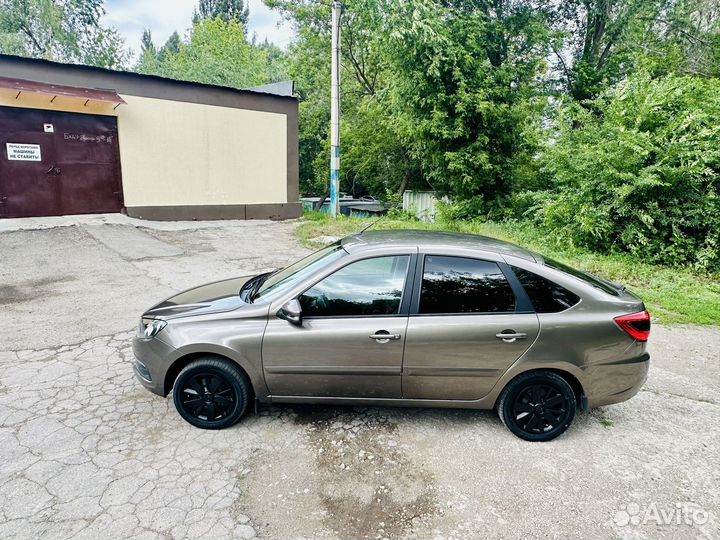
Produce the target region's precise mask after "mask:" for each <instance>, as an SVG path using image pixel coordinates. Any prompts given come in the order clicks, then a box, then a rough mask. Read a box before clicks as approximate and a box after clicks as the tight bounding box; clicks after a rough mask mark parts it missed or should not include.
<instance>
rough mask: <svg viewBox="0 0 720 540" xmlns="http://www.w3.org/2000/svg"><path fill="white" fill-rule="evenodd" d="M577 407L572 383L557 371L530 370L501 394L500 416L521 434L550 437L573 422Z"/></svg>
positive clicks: (532, 438)
mask: <svg viewBox="0 0 720 540" xmlns="http://www.w3.org/2000/svg"><path fill="white" fill-rule="evenodd" d="M576 408H577V404H576V398H575V394H574V392H573V389H572V387H571V386H570V385H569V384H568V382H567V381H566V380H565V379H563V378H562V377H561V376H560V375H558V374H556V373H553V372H543V371H541V372H530V373H525V374H522V375H520V376H518V377H516V378H515V379H513V380H512V381H511V382H510V383H509V384H508V386H507V387H506V388H505V390H504V391H503V393H502V395H501V396H500V401H499V404H498V413H499V414H500V419H501V420H502V421H503V423H504V424H505V425H506V426H507V428H508V429H509V430H510V431H512V432H513V433H514V434H515V435H517V436H518V437H520V438H522V439H525V440H528V441H549V440H551V439H554V438H555V437H557V436H558V435H560V434H562V433H563V432H564V431H565V430H566V429H567V428H568V427H569V426H570V424H571V423H572V421H573V418H574V417H575V411H576Z"/></svg>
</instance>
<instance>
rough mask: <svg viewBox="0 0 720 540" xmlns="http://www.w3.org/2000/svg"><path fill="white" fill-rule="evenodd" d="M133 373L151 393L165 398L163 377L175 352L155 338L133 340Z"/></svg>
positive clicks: (172, 348)
mask: <svg viewBox="0 0 720 540" xmlns="http://www.w3.org/2000/svg"><path fill="white" fill-rule="evenodd" d="M132 348H133V355H134V356H135V360H134V361H133V371H134V373H135V378H136V379H137V380H138V381H140V384H142V385H143V386H144V387H145V388H147V389H148V390H150V391H151V392H153V393H155V394H157V395H159V396H163V397H164V396H165V395H167V393H166V392H165V376H166V375H167V371H168V369H169V368H170V365H171V364H172V361H173V359H174V356H175V354H176V350H175V348H174V347H171V346H170V345H168V344H167V343H165V342H163V341H162V340H160V339H158V338H157V337H154V338H150V339H145V338H140V337H135V338H133V342H132Z"/></svg>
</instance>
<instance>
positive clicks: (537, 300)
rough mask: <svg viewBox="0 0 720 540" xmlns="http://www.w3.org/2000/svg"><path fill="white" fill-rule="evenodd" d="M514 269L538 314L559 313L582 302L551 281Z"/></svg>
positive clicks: (576, 296) (520, 269)
mask: <svg viewBox="0 0 720 540" xmlns="http://www.w3.org/2000/svg"><path fill="white" fill-rule="evenodd" d="M512 269H513V272H515V275H516V276H517V278H518V280H519V281H520V284H521V285H522V286H523V288H524V289H525V292H526V293H527V294H528V296H529V297H530V302H532V305H533V308H535V311H536V312H538V313H559V312H561V311H565V310H566V309H568V308H571V307H573V306H574V305H575V304H577V303H578V302H579V301H580V297H579V296H578V295H576V294H574V293H571V292H570V291H568V290H567V289H566V288H565V287H561V286H560V285H558V284H557V283H554V282H552V281H550V280H549V279H545V278H544V277H542V276H538V275H537V274H535V273H533V272H530V271H529V270H523V269H522V268H517V267H515V266H513V267H512Z"/></svg>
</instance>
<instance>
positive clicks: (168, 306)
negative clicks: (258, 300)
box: [143, 276, 254, 319]
mask: <svg viewBox="0 0 720 540" xmlns="http://www.w3.org/2000/svg"><path fill="white" fill-rule="evenodd" d="M253 277H254V276H244V277H238V278H232V279H224V280H222V281H215V282H214V283H208V284H207V285H201V286H199V287H195V288H193V289H188V290H187V291H183V292H181V293H178V294H176V295H174V296H171V297H170V298H168V299H167V300H163V301H162V302H160V303H159V304H157V305H156V306H153V307H152V308H150V309H149V310H147V311H146V312H145V313H144V314H143V316H144V317H153V318H157V319H174V318H177V317H189V316H194V315H207V314H209V313H222V312H225V311H233V310H235V309H238V308H241V307H243V306H247V305H248V304H247V303H245V302H243V301H242V300H240V289H242V286H243V285H245V283H247V282H248V281H250V280H251V279H252V278H253Z"/></svg>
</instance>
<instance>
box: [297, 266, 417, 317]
mask: <svg viewBox="0 0 720 540" xmlns="http://www.w3.org/2000/svg"><path fill="white" fill-rule="evenodd" d="M409 263H410V256H409V255H398V256H390V257H376V258H373V259H364V260H362V261H357V262H354V263H351V264H348V265H347V266H345V267H343V268H341V269H340V270H338V271H337V272H335V273H334V274H332V275H330V276H328V277H326V278H325V279H323V280H322V281H320V282H318V283H317V284H316V285H314V286H313V287H312V288H311V289H309V290H308V291H306V292H305V293H304V294H302V295H301V296H300V298H299V300H300V305H301V306H302V313H303V316H304V317H343V316H345V317H353V316H372V315H394V314H397V313H399V312H400V301H401V300H402V294H403V288H404V287H405V278H406V276H407V270H408V264H409Z"/></svg>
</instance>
